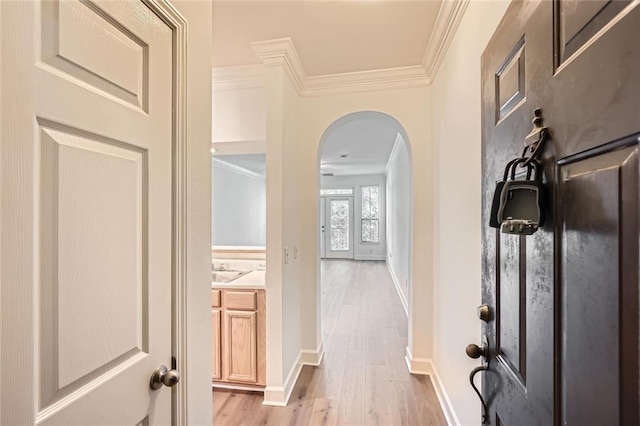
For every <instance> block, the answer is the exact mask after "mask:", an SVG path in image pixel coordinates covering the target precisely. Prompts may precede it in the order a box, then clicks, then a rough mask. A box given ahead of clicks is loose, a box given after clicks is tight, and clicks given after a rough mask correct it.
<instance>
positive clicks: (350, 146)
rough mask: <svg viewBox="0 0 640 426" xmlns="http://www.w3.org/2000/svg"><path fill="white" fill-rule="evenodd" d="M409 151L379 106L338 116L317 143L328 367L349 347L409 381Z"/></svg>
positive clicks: (322, 300) (322, 304)
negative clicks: (376, 108)
mask: <svg viewBox="0 0 640 426" xmlns="http://www.w3.org/2000/svg"><path fill="white" fill-rule="evenodd" d="M410 155H411V151H410V146H409V143H408V138H407V136H406V133H405V131H404V129H403V127H402V125H401V124H400V123H399V122H398V121H397V120H396V119H395V118H393V117H391V116H390V115H387V114H384V113H381V112H375V111H360V112H355V113H351V114H348V115H346V116H343V117H341V118H339V119H337V120H336V121H334V122H333V123H332V124H331V125H330V126H329V127H328V128H327V129H326V131H325V132H324V134H323V136H322V139H321V141H320V148H319V151H318V161H319V171H320V176H319V183H320V185H319V188H320V189H319V193H318V197H319V203H318V205H319V209H320V211H319V216H318V217H319V223H318V225H319V226H318V239H319V249H320V250H319V257H320V288H321V297H320V298H319V300H318V303H319V304H320V312H321V313H322V314H321V324H322V326H321V329H322V340H323V344H324V347H325V357H326V363H327V368H331V365H332V364H333V363H335V362H336V358H340V357H342V356H343V352H344V350H347V351H351V350H353V351H360V350H361V351H363V354H364V357H363V358H362V359H360V360H359V361H356V357H353V361H354V362H357V363H363V364H364V365H385V366H386V371H387V374H388V375H391V376H394V375H397V377H402V378H403V380H404V379H406V380H408V377H409V373H408V371H407V368H406V365H405V360H404V356H405V348H406V346H407V339H408V338H407V336H408V320H407V315H408V301H409V298H410V297H411V265H412V225H411V217H412V201H411V196H412V184H411V158H410ZM344 348H346V349H344ZM349 359H351V358H349ZM346 368H358V367H357V366H356V365H353V366H351V365H349V366H347V367H346Z"/></svg>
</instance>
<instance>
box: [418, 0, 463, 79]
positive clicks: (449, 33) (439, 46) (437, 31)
mask: <svg viewBox="0 0 640 426" xmlns="http://www.w3.org/2000/svg"><path fill="white" fill-rule="evenodd" d="M469 1H470V0H443V1H442V5H441V6H440V11H439V12H438V17H437V18H436V23H435V25H434V26H433V31H431V36H430V37H429V44H428V45H427V50H426V51H425V52H424V58H423V59H422V68H423V69H424V71H425V73H426V74H427V78H428V79H429V81H430V82H433V80H434V79H435V78H436V75H437V74H438V69H439V68H440V64H441V63H442V60H443V59H444V57H445V55H446V53H447V49H448V48H449V45H450V44H451V41H452V40H453V37H454V36H455V34H456V31H457V30H458V25H460V21H461V20H462V17H463V16H464V13H465V11H466V10H467V6H468V5H469Z"/></svg>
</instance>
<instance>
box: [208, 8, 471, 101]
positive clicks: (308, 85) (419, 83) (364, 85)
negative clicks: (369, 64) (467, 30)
mask: <svg viewBox="0 0 640 426" xmlns="http://www.w3.org/2000/svg"><path fill="white" fill-rule="evenodd" d="M469 2H470V0H443V1H442V5H441V6H440V11H439V12H438V17H437V18H436V22H435V25H434V27H433V30H432V32H431V36H430V38H429V43H428V45H427V49H426V50H425V53H424V56H423V59H422V63H421V64H420V65H412V66H405V67H397V68H386V69H379V70H369V71H358V72H349V73H341V74H327V75H317V76H308V75H307V74H306V72H305V70H304V66H303V65H302V61H301V60H300V56H299V55H298V52H297V51H296V48H295V46H294V44H293V41H292V40H291V38H289V37H286V38H279V39H275V40H265V41H258V42H254V43H251V47H252V48H253V50H254V51H255V52H256V54H257V55H258V57H259V58H260V60H261V61H262V64H261V65H248V66H240V67H227V68H214V70H213V84H214V90H224V89H242V88H249V87H264V68H265V67H282V68H283V69H284V71H285V73H286V74H287V76H288V77H289V80H290V81H291V83H292V84H293V86H294V88H295V89H296V91H297V92H298V94H299V95H300V96H322V95H331V94H338V93H354V92H366V91H374V90H389V89H405V88H413V87H426V86H429V85H431V83H432V82H433V79H434V78H435V76H436V74H437V73H438V69H439V67H440V64H441V63H442V60H443V59H444V57H445V54H446V52H447V49H448V48H449V45H450V44H451V41H452V40H453V37H454V36H455V33H456V30H457V29H458V25H459V24H460V21H461V20H462V17H463V16H464V13H465V11H466V9H467V6H468V5H469Z"/></svg>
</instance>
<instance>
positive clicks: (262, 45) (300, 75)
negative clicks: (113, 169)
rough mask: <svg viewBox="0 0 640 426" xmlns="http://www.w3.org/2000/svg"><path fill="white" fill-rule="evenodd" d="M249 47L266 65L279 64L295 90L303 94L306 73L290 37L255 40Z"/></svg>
mask: <svg viewBox="0 0 640 426" xmlns="http://www.w3.org/2000/svg"><path fill="white" fill-rule="evenodd" d="M251 47H252V48H253V50H254V51H255V52H256V54H257V55H258V57H259V58H260V60H262V63H263V64H264V65H265V66H266V67H277V66H281V67H282V68H283V69H284V71H285V72H286V73H287V75H288V77H289V80H291V83H292V84H293V86H294V87H295V89H296V91H298V93H299V94H300V95H303V93H302V92H303V90H304V83H305V80H306V79H307V75H306V74H305V72H304V68H303V67H302V61H300V56H298V52H297V51H296V48H295V46H294V45H293V41H292V40H291V38H289V37H286V38H278V39H275V40H265V41H257V42H254V43H251Z"/></svg>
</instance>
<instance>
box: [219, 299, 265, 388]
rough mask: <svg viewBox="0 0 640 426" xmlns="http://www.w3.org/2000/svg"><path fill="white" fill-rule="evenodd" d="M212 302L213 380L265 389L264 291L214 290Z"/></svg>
mask: <svg viewBox="0 0 640 426" xmlns="http://www.w3.org/2000/svg"><path fill="white" fill-rule="evenodd" d="M214 292H219V295H214ZM211 302H212V310H211V311H212V327H213V355H212V367H213V381H214V382H216V383H220V384H225V385H232V384H240V385H243V386H246V385H249V386H264V385H265V379H266V377H265V348H266V345H265V334H266V326H265V291H264V290H238V289H222V290H217V289H214V290H212V295H211ZM214 302H217V303H218V306H214Z"/></svg>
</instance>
